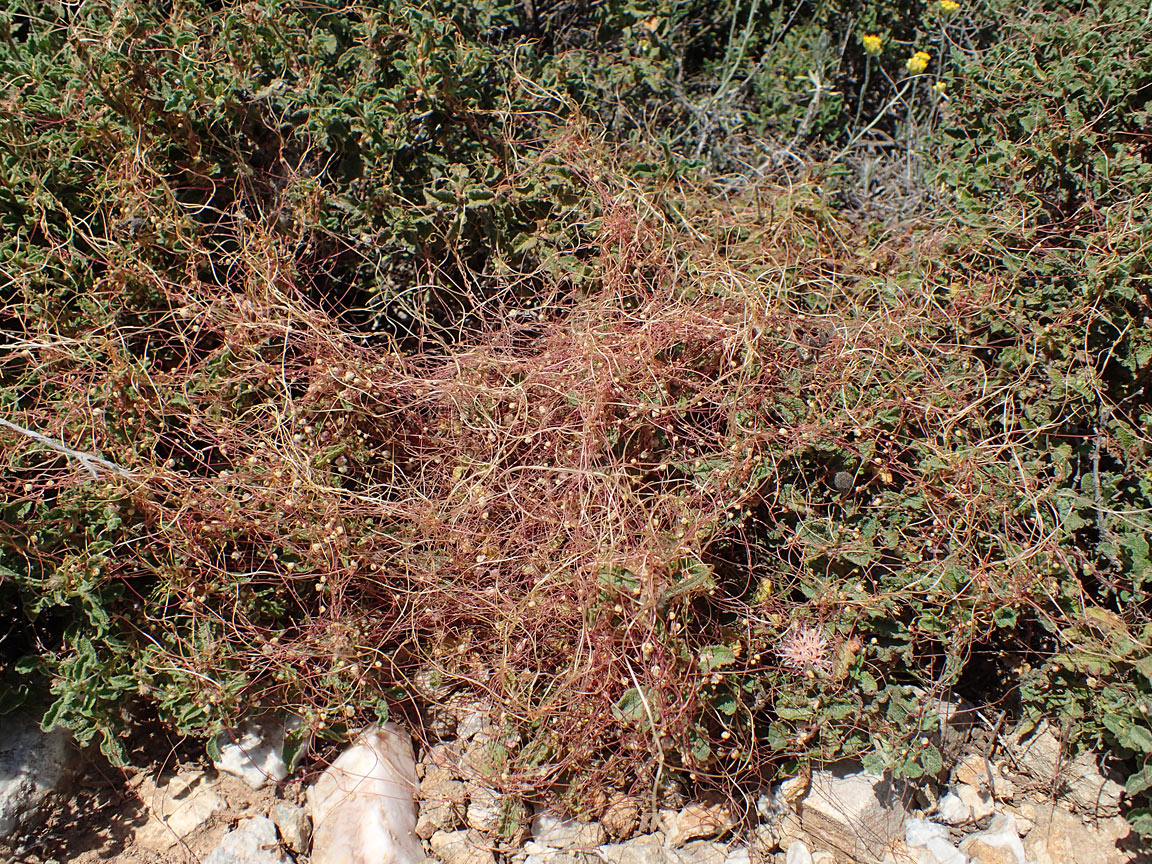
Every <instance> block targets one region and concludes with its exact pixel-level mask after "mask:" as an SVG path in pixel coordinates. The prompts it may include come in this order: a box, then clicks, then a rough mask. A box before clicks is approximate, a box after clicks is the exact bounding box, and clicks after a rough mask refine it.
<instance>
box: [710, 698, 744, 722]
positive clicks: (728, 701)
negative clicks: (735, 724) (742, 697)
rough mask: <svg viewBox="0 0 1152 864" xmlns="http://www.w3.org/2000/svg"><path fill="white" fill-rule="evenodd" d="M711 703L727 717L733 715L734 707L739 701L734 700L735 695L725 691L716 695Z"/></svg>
mask: <svg viewBox="0 0 1152 864" xmlns="http://www.w3.org/2000/svg"><path fill="white" fill-rule="evenodd" d="M712 704H713V706H715V708H716V710H717V711H719V712H720V713H721V714H724V715H726V716H728V717H731V716H732V715H734V714H735V713H736V708H737V707H738V706H739V702H737V701H736V697H735V696H734V695H733V694H731V693H725V694H724V695H722V696H717V697H716V700H715V701H714V702H713V703H712Z"/></svg>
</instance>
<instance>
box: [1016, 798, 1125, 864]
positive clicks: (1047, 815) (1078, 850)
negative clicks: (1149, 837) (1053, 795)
mask: <svg viewBox="0 0 1152 864" xmlns="http://www.w3.org/2000/svg"><path fill="white" fill-rule="evenodd" d="M1019 809H1020V813H1021V815H1022V816H1023V818H1024V819H1027V820H1029V821H1031V822H1033V823H1034V827H1033V828H1032V830H1031V831H1029V832H1028V834H1027V836H1026V837H1025V838H1024V852H1025V854H1026V855H1027V857H1028V859H1029V860H1030V861H1033V862H1035V864H1126V862H1128V861H1130V860H1132V859H1131V858H1130V855H1129V854H1128V853H1127V852H1125V851H1124V850H1122V849H1121V848H1120V844H1121V843H1122V842H1125V841H1126V839H1127V838H1128V837H1129V834H1130V833H1131V830H1132V829H1131V826H1130V825H1129V824H1128V822H1127V821H1126V820H1125V819H1124V818H1123V817H1122V816H1113V817H1110V818H1107V819H1100V820H1097V821H1096V822H1095V823H1093V824H1091V825H1087V824H1085V822H1084V820H1083V819H1082V818H1080V817H1079V816H1076V815H1073V814H1072V813H1070V812H1069V811H1068V810H1067V809H1066V808H1064V807H1061V806H1059V805H1053V804H1039V805H1037V804H1032V803H1030V802H1025V803H1023V804H1021V805H1020V808H1019Z"/></svg>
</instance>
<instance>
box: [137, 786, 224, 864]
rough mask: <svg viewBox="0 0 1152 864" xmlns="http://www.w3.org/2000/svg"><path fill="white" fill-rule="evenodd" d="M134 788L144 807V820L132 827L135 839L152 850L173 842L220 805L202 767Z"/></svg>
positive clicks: (163, 849)
mask: <svg viewBox="0 0 1152 864" xmlns="http://www.w3.org/2000/svg"><path fill="white" fill-rule="evenodd" d="M137 791H138V794H139V795H140V800H141V801H142V802H143V803H144V805H145V806H146V807H147V808H148V821H147V822H145V823H144V824H143V825H141V826H140V827H138V828H137V829H136V832H135V840H136V842H137V843H138V844H139V845H140V846H142V847H144V848H145V849H148V850H150V851H153V852H166V851H167V850H169V849H171V848H172V847H174V846H177V845H178V844H179V843H180V841H181V840H183V839H185V838H186V837H188V836H190V835H191V834H192V833H193V832H194V831H195V830H196V829H197V828H199V827H200V826H201V825H203V824H204V823H205V822H207V821H208V819H209V818H211V816H212V814H213V813H215V812H216V811H217V810H221V809H223V807H224V799H223V798H221V797H220V796H219V795H218V794H216V791H215V790H214V789H213V788H212V783H211V781H210V780H209V778H208V775H207V774H205V773H204V772H203V771H193V772H190V773H187V774H181V775H179V776H177V777H173V778H171V779H170V780H168V782H167V783H165V784H164V785H163V786H162V787H155V786H153V785H152V784H151V781H146V782H145V785H144V786H143V787H142V788H141V789H139V790H137Z"/></svg>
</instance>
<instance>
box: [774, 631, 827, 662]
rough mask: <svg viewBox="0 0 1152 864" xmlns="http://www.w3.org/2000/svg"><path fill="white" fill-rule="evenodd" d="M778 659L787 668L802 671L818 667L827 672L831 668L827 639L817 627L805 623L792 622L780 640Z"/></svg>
mask: <svg viewBox="0 0 1152 864" xmlns="http://www.w3.org/2000/svg"><path fill="white" fill-rule="evenodd" d="M778 653H779V654H780V659H781V660H783V661H784V665H785V666H787V667H788V668H789V669H794V670H796V671H797V672H804V671H807V670H808V669H818V670H820V671H821V672H827V671H829V670H830V669H831V668H832V659H831V658H830V657H829V656H828V640H827V639H825V638H824V634H823V633H821V632H820V631H819V630H818V629H817V628H815V627H810V626H809V625H807V624H793V625H792V626H791V627H789V628H788V631H787V632H786V633H785V634H784V638H783V639H781V640H780V648H779V649H778Z"/></svg>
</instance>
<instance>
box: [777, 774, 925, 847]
mask: <svg viewBox="0 0 1152 864" xmlns="http://www.w3.org/2000/svg"><path fill="white" fill-rule="evenodd" d="M797 809H798V811H799V816H800V827H801V829H802V830H803V833H804V835H806V836H807V837H809V838H811V839H812V840H813V841H814V842H817V843H819V844H820V845H821V846H824V847H826V848H829V849H831V850H833V851H836V852H839V853H841V855H842V856H843V857H845V858H847V859H848V860H854V859H870V858H871V859H875V858H880V857H882V856H883V854H884V849H885V847H886V846H888V845H889V844H890V843H891V842H892V841H893V840H896V839H898V838H899V837H900V834H901V825H902V824H903V821H904V815H905V807H904V802H903V801H902V800H901V798H900V796H899V795H897V793H896V792H895V791H894V789H893V786H892V783H891V782H890V781H888V780H886V779H885V778H883V777H880V776H877V775H875V774H869V773H867V772H864V771H858V770H857V771H849V770H847V769H846V768H845V767H844V766H841V767H840V768H839V769H838V770H835V771H830V770H819V771H814V772H813V773H812V779H811V783H810V785H809V789H808V794H807V795H806V796H805V797H804V798H803V800H802V801H801V802H800V805H799V807H798V808H797Z"/></svg>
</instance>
